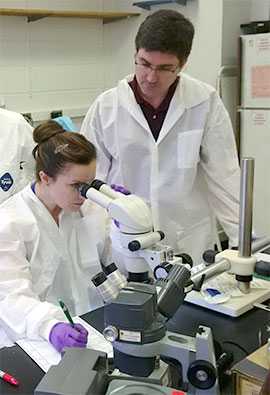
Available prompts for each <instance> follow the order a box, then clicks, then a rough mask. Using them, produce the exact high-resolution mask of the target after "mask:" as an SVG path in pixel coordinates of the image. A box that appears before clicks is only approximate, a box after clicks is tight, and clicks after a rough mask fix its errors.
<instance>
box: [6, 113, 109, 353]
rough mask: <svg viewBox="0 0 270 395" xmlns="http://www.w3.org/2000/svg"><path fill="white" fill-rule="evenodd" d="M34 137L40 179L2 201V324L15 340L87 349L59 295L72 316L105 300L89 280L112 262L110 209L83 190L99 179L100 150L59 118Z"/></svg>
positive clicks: (84, 336)
mask: <svg viewBox="0 0 270 395" xmlns="http://www.w3.org/2000/svg"><path fill="white" fill-rule="evenodd" d="M34 140H35V141H36V143H37V145H36V147H35V148H34V151H33V153H34V156H35V159H36V181H35V182H33V183H32V184H31V183H30V184H29V185H28V186H26V187H25V188H24V189H23V190H22V191H20V192H18V193H17V194H15V195H13V196H12V197H11V198H9V199H8V200H7V201H5V202H4V203H3V204H2V205H1V206H0V218H1V221H0V327H2V328H3V329H4V330H5V332H6V333H7V335H8V336H9V337H10V338H11V339H12V340H13V341H16V340H17V339H20V338H23V337H27V338H30V339H37V338H40V337H41V338H44V339H46V340H48V341H50V342H51V343H52V344H53V346H54V347H55V348H56V349H57V350H58V351H62V349H63V348H64V347H69V346H73V347H74V346H75V347H84V346H85V345H86V342H87V331H86V330H85V329H84V328H83V327H82V326H81V325H75V327H72V326H71V325H70V324H68V323H65V322H64V321H66V318H65V316H64V314H63V312H62V310H61V308H60V307H59V305H58V300H59V299H61V300H62V301H64V303H65V304H66V305H67V306H68V308H69V310H70V313H71V314H72V315H80V314H83V313H86V312H88V311H90V310H92V309H95V308H97V307H100V306H101V305H103V301H102V299H101V297H100V296H99V295H98V293H97V292H96V288H95V287H94V285H93V284H92V283H91V278H92V276H93V275H95V274H97V273H98V272H100V271H101V263H104V264H105V265H106V263H107V261H108V263H111V262H109V259H110V241H109V239H108V238H107V234H108V233H107V214H106V211H105V210H104V209H102V208H100V207H97V206H96V205H94V204H93V203H90V202H89V201H85V199H84V198H83V197H81V195H80V193H79V191H78V185H79V184H80V183H84V182H91V181H92V180H93V179H94V177H95V167H96V150H95V147H94V146H93V144H91V143H90V142H89V141H88V140H87V139H86V138H85V137H84V136H82V135H81V134H79V133H75V132H67V131H65V130H64V129H63V128H62V127H61V126H60V125H58V124H57V123H56V122H54V121H49V122H47V123H45V124H43V125H40V126H38V127H37V128H36V129H35V130H34Z"/></svg>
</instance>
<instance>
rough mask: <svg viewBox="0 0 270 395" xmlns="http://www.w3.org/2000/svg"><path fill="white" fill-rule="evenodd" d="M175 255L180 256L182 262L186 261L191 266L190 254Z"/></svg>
mask: <svg viewBox="0 0 270 395" xmlns="http://www.w3.org/2000/svg"><path fill="white" fill-rule="evenodd" d="M175 256H177V257H179V258H182V262H183V263H184V264H186V263H187V264H188V265H189V266H190V267H192V266H193V259H192V258H191V256H190V255H188V254H185V253H183V254H176V255H175Z"/></svg>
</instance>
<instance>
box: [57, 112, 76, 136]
mask: <svg viewBox="0 0 270 395" xmlns="http://www.w3.org/2000/svg"><path fill="white" fill-rule="evenodd" d="M53 121H55V122H57V123H58V124H59V125H61V126H62V128H64V129H65V130H66V131H67V132H75V131H76V129H77V128H76V126H75V125H74V123H73V122H72V119H71V118H70V117H68V116H66V115H63V116H61V117H57V118H53Z"/></svg>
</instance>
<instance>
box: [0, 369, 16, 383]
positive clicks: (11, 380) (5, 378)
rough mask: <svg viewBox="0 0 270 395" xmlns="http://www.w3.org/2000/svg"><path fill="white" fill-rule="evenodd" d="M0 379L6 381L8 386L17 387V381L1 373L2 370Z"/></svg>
mask: <svg viewBox="0 0 270 395" xmlns="http://www.w3.org/2000/svg"><path fill="white" fill-rule="evenodd" d="M0 377H1V379H2V380H4V381H6V382H7V383H9V384H12V385H19V381H18V380H16V379H15V378H14V377H13V376H11V375H10V374H8V373H6V372H3V371H2V370H0Z"/></svg>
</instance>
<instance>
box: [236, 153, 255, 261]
mask: <svg viewBox="0 0 270 395" xmlns="http://www.w3.org/2000/svg"><path fill="white" fill-rule="evenodd" d="M253 181H254V159H253V158H243V159H242V160H241V184H240V213H239V248H238V250H239V256H241V257H250V255H251V237H252V209H253Z"/></svg>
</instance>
